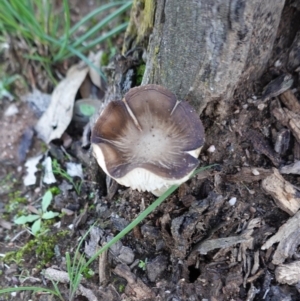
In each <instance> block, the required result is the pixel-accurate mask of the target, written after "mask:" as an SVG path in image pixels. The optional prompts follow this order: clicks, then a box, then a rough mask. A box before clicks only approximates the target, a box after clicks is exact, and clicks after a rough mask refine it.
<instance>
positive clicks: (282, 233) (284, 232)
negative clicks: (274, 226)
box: [261, 211, 300, 265]
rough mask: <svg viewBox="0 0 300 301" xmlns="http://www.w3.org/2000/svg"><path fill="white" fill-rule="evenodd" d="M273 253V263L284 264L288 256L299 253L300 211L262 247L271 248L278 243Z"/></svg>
mask: <svg viewBox="0 0 300 301" xmlns="http://www.w3.org/2000/svg"><path fill="white" fill-rule="evenodd" d="M278 242H279V244H278V246H277V249H276V251H275V253H274V255H273V260H272V262H273V264H276V265H279V264H282V263H283V262H284V261H285V260H286V259H287V258H292V256H293V255H294V254H295V253H297V248H298V245H299V244H300V211H298V212H297V213H296V214H295V215H294V216H293V217H291V218H290V219H289V220H288V221H287V222H286V223H285V224H283V225H282V226H281V227H280V228H279V230H278V232H277V233H276V234H275V235H273V236H272V237H271V238H269V239H268V240H267V241H266V242H265V243H264V244H263V246H262V247H261V248H262V250H267V249H269V248H270V247H271V246H272V245H273V244H275V243H278Z"/></svg>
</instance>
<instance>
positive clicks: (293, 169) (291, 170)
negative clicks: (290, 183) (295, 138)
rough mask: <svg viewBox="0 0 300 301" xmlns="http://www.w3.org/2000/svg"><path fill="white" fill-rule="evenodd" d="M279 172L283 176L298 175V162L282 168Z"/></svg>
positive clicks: (299, 165)
mask: <svg viewBox="0 0 300 301" xmlns="http://www.w3.org/2000/svg"><path fill="white" fill-rule="evenodd" d="M280 172H281V173H283V174H296V175H300V161H296V162H294V163H292V164H289V165H285V166H282V167H281V168H280Z"/></svg>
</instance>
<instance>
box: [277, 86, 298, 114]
mask: <svg viewBox="0 0 300 301" xmlns="http://www.w3.org/2000/svg"><path fill="white" fill-rule="evenodd" d="M279 98H280V100H281V101H282V103H283V104H284V105H285V106H286V107H287V108H288V109H289V110H291V111H293V112H294V113H297V114H300V102H299V101H298V99H297V98H296V96H295V94H294V93H293V91H292V90H287V91H285V92H284V93H282V94H281V95H280V97H279Z"/></svg>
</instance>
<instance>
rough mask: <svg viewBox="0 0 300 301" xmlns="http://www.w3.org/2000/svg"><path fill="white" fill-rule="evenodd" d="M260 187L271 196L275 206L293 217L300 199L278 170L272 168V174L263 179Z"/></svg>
mask: <svg viewBox="0 0 300 301" xmlns="http://www.w3.org/2000/svg"><path fill="white" fill-rule="evenodd" d="M261 186H262V188H263V190H264V191H265V192H266V193H267V194H269V195H271V196H272V198H273V200H274V201H275V203H276V205H277V206H278V207H279V208H280V209H281V210H283V211H285V212H287V213H288V214H289V215H294V214H295V213H296V212H297V211H298V209H299V208H300V197H299V193H298V192H297V190H296V189H295V188H294V187H293V185H292V184H291V183H290V182H288V181H286V180H285V179H284V178H283V177H282V176H281V174H280V173H279V171H278V169H276V168H273V174H272V175H270V176H268V177H267V178H265V179H264V180H263V181H262V183H261Z"/></svg>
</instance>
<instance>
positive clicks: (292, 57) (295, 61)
mask: <svg viewBox="0 0 300 301" xmlns="http://www.w3.org/2000/svg"><path fill="white" fill-rule="evenodd" d="M297 3H298V4H299V2H297ZM299 65H300V31H298V32H297V34H296V36H295V39H294V41H293V44H292V45H291V47H290V53H289V60H288V67H289V69H291V70H294V69H296V68H297V67H299Z"/></svg>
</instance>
